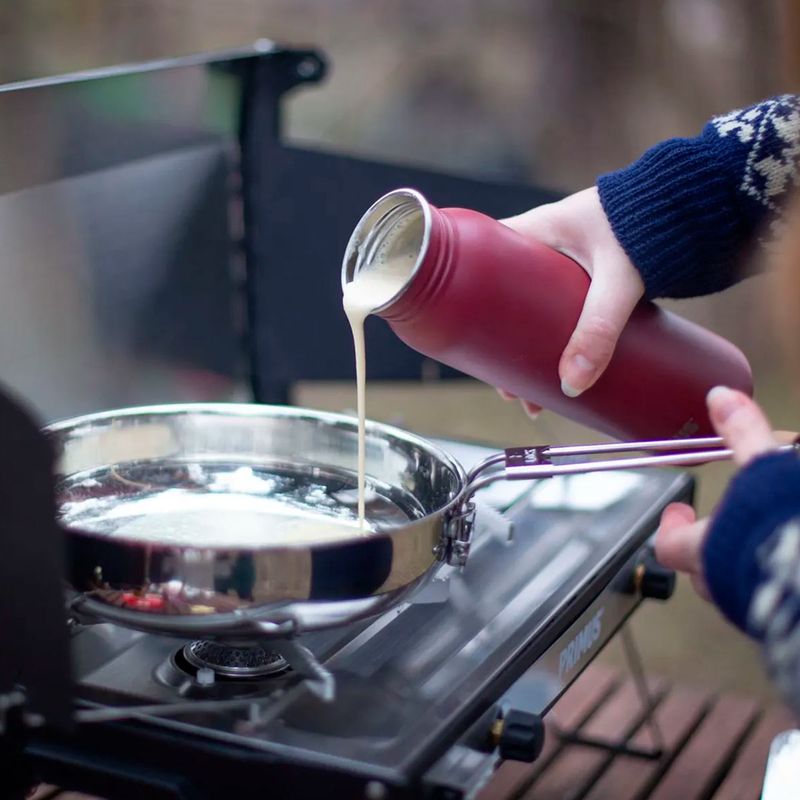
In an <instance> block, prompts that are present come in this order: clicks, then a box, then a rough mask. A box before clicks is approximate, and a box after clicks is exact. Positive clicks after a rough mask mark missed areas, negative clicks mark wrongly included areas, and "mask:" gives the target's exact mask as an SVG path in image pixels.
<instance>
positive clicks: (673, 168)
mask: <svg viewBox="0 0 800 800" xmlns="http://www.w3.org/2000/svg"><path fill="white" fill-rule="evenodd" d="M727 144H728V143H727V142H725V143H724V144H723V143H722V142H721V140H720V138H719V136H718V135H717V134H716V132H715V131H714V129H713V126H711V125H707V126H706V128H705V129H704V130H703V133H702V134H701V135H700V136H698V137H696V138H694V139H669V140H667V141H665V142H662V143H661V144H659V145H657V146H656V147H653V148H652V149H651V150H648V151H647V152H646V153H645V154H644V155H643V156H642V157H641V158H640V159H639V160H638V161H636V162H634V163H633V164H631V165H630V166H628V167H626V168H624V169H621V170H619V171H617V172H612V173H610V174H608V175H603V176H601V177H600V178H599V179H598V181H597V187H598V190H599V193H600V201H601V203H602V205H603V209H604V210H605V213H606V216H607V217H608V219H609V222H610V223H611V228H612V229H613V231H614V233H615V235H616V237H617V239H618V240H619V242H620V244H621V245H622V247H623V249H624V250H625V252H626V253H627V254H628V256H629V257H630V259H631V261H632V262H633V263H634V264H635V265H636V267H637V269H638V270H639V272H640V273H641V275H642V279H643V280H644V284H645V293H646V296H647V297H648V298H650V299H654V298H657V297H692V296H697V295H701V294H709V293H711V292H717V291H720V290H722V289H725V288H727V287H728V286H730V285H732V284H733V283H735V282H736V280H737V279H738V276H737V274H736V273H737V269H736V268H737V263H738V262H739V260H740V258H741V255H742V254H741V248H742V243H743V240H744V239H745V238H746V236H747V233H748V232H747V231H746V230H743V222H742V213H741V209H740V208H739V207H738V206H737V203H738V198H737V196H736V190H737V187H738V184H739V183H740V182H741V163H740V162H741V160H742V157H741V153H740V152H739V151H738V150H737V149H736V148H731V147H729V146H727Z"/></svg>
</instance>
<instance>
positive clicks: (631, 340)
mask: <svg viewBox="0 0 800 800" xmlns="http://www.w3.org/2000/svg"><path fill="white" fill-rule="evenodd" d="M417 197H419V196H417ZM422 202H424V200H422ZM425 214H426V216H425V225H426V233H425V241H424V243H423V246H422V247H420V253H419V260H418V263H417V268H416V269H415V271H414V274H413V276H412V277H411V278H410V280H409V282H408V284H407V285H406V288H405V289H404V291H403V292H402V294H400V296H399V297H397V298H395V299H394V300H393V301H392V302H391V303H390V304H389V305H387V306H386V307H385V308H383V309H381V310H379V311H378V312H377V313H379V314H380V316H382V317H384V318H385V319H386V320H387V321H388V323H389V325H390V326H391V327H392V329H393V330H394V331H395V333H396V334H397V335H398V336H399V337H400V338H401V339H402V340H403V341H404V342H405V343H406V344H408V345H409V346H410V347H412V348H413V349H415V350H417V351H419V352H420V353H424V354H425V355H428V356H430V357H431V358H434V359H436V360H438V361H441V362H442V363H444V364H447V365H449V366H451V367H454V368H456V369H459V370H461V371H463V372H465V373H466V374H468V375H472V376H473V377H475V378H478V379H480V380H482V381H485V382H486V383H489V384H491V385H492V386H496V387H499V388H502V389H506V390H507V391H509V392H512V393H513V394H515V395H517V396H518V397H520V398H523V399H526V400H529V401H531V402H533V403H536V404H538V405H541V406H543V407H544V408H547V409H550V410H552V411H555V412H557V413H559V414H563V415H564V416H566V417H569V418H571V419H573V420H575V421H577V422H580V423H583V424H585V425H588V426H590V427H592V428H595V429H597V430H599V431H602V432H604V433H607V434H610V435H611V436H614V437H617V438H620V439H626V440H643V439H660V438H672V437H679V436H695V435H697V436H705V435H713V433H714V431H713V428H712V426H711V424H710V421H709V419H708V415H707V411H706V404H705V396H706V394H707V392H708V390H709V389H710V388H711V387H713V386H716V385H725V386H730V387H733V388H737V389H740V390H741V391H744V392H747V393H748V394H749V393H751V392H752V376H751V371H750V366H749V364H748V362H747V359H746V358H745V357H744V355H743V354H742V353H741V351H740V350H738V348H736V347H735V346H734V345H733V344H731V343H730V342H728V341H726V340H725V339H723V338H721V337H720V336H717V335H716V334H714V333H712V332H710V331H708V330H706V329H704V328H702V327H701V326H699V325H696V324H694V323H691V322H689V321H687V320H684V319H682V318H681V317H679V316H677V315H675V314H672V313H670V312H667V311H664V310H663V309H660V308H658V307H656V306H655V305H653V304H650V303H642V304H640V306H639V307H637V309H636V310H635V311H634V313H633V315H632V316H631V319H630V321H629V322H628V325H627V326H626V328H625V330H624V332H623V334H622V336H621V338H620V340H619V343H618V344H617V348H616V350H615V353H614V356H613V358H612V360H611V363H610V365H609V367H608V368H607V369H606V371H605V372H604V374H603V375H602V377H601V378H600V379H599V380H598V382H597V383H596V384H595V385H594V386H593V387H592V388H591V389H589V390H588V391H586V392H584V393H583V394H582V395H580V396H579V397H577V398H568V397H566V396H565V395H564V394H563V393H562V391H561V384H560V379H559V375H558V363H559V360H560V357H561V353H562V351H563V350H564V347H565V346H566V344H567V342H568V340H569V338H570V336H571V334H572V332H573V330H574V328H575V324H576V323H577V321H578V317H579V315H580V312H581V309H582V307H583V302H584V299H585V297H586V293H587V290H588V287H589V277H588V275H587V274H586V273H585V272H584V270H583V269H582V268H581V267H580V266H579V265H578V264H576V263H575V262H574V261H572V260H571V259H570V258H568V257H567V256H565V255H563V254H561V253H558V252H556V251H554V250H552V249H550V248H548V247H545V246H544V245H541V244H537V243H535V242H531V241H530V240H528V239H526V238H525V237H523V236H521V235H520V234H518V233H516V232H515V231H513V230H511V229H510V228H508V227H506V226H505V225H503V224H501V223H499V222H497V221H496V220H493V219H491V218H490V217H487V216H485V215H483V214H480V213H478V212H475V211H469V210H467V209H458V208H451V209H436V208H434V207H432V206H430V205H428V206H427V209H426V211H425Z"/></svg>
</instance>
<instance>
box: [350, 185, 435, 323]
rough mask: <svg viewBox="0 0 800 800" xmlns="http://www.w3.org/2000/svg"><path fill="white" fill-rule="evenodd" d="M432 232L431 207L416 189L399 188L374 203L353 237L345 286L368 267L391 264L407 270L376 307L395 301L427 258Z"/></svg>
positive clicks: (372, 268) (379, 267)
mask: <svg viewBox="0 0 800 800" xmlns="http://www.w3.org/2000/svg"><path fill="white" fill-rule="evenodd" d="M430 234H431V207H430V205H429V204H428V201H427V200H425V198H424V197H423V196H422V195H421V194H420V193H419V192H418V191H416V190H415V189H396V190H395V191H393V192H389V193H388V194H385V195H384V196H383V197H381V198H380V200H377V201H376V202H375V203H373V204H372V206H370V208H369V209H368V210H367V211H366V213H365V214H364V216H363V217H361V219H360V220H359V222H358V224H357V225H356V227H355V230H354V231H353V234H352V235H351V237H350V241H349V242H348V243H347V248H346V249H345V254H344V260H343V261H342V288H343V289H344V287H345V286H346V285H347V284H348V283H350V282H351V281H353V280H354V278H355V277H356V275H359V274H360V273H362V272H365V271H373V270H380V269H382V268H385V267H387V266H390V265H391V268H393V269H395V270H396V269H398V265H400V268H401V269H403V270H404V271H406V270H407V275H405V276H404V277H405V281H404V283H403V284H402V286H401V287H400V289H399V290H398V291H396V292H395V293H394V295H392V297H390V298H389V299H388V300H386V301H385V302H384V303H382V304H381V305H380V306H378V307H377V308H375V309H374V310H373V313H375V312H379V311H382V310H383V309H385V308H388V307H389V306H391V305H392V304H393V303H395V302H396V301H397V300H398V299H399V298H400V297H401V295H402V294H403V293H404V292H405V291H406V289H407V288H408V286H409V285H410V284H411V282H412V281H413V280H414V277H415V276H416V274H417V272H418V271H419V269H420V267H421V266H422V262H423V261H424V260H425V255H426V253H427V252H428V244H429V242H430Z"/></svg>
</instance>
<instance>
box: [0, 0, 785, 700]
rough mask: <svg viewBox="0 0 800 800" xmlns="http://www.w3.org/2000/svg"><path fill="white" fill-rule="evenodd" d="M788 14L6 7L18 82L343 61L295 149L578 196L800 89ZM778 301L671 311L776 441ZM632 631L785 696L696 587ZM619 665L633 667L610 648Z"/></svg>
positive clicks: (707, 4)
mask: <svg viewBox="0 0 800 800" xmlns="http://www.w3.org/2000/svg"><path fill="white" fill-rule="evenodd" d="M784 6H785V4H784V3H781V2H778V0H762V1H761V2H758V3H754V2H751V0H661V1H660V2H652V0H606V1H605V2H596V0H492V1H491V2H486V0H404V1H403V2H378V1H377V0H372V1H370V0H82V1H81V2H77V0H76V1H75V2H63V1H58V0H22V1H21V2H16V3H3V4H2V5H0V74H2V76H3V78H4V79H5V80H20V79H26V78H34V77H39V76H45V75H52V74H58V73H61V72H65V71H73V70H80V69H84V68H89V67H93V66H99V65H107V64H116V63H120V62H127V61H138V60H143V59H148V58H155V57H159V56H166V55H180V54H185V53H190V52H194V51H197V50H203V49H220V48H224V47H229V46H233V45H238V44H243V43H248V42H250V41H252V40H254V39H256V38H259V37H266V38H270V39H274V40H277V41H280V42H287V43H292V44H309V45H314V46H317V47H320V48H321V49H323V50H324V51H326V52H327V54H328V56H329V58H330V61H331V64H332V69H331V73H330V77H329V78H328V79H327V80H326V81H325V82H324V83H323V84H322V85H321V86H320V87H315V88H310V89H305V90H303V91H299V92H297V94H296V96H294V97H293V98H292V99H291V100H290V101H289V103H288V112H289V116H288V127H287V134H288V136H289V138H290V139H294V140H301V141H303V142H312V143H318V144H323V145H325V146H326V147H334V148H336V149H339V150H342V151H349V152H353V153H357V154H359V155H365V156H370V157H374V158H379V159H386V160H392V161H398V162H410V163H415V164H423V165H427V166H431V167H435V168H436V169H439V170H446V171H453V172H458V173H465V174H470V175H488V176H492V177H495V178H504V179H509V180H513V181H529V182H533V183H536V184H539V185H542V186H547V187H551V188H554V189H557V190H560V191H563V192H564V193H568V192H571V191H573V190H577V189H580V188H583V187H585V186H587V185H590V184H592V183H593V181H594V180H595V178H596V176H597V175H598V174H600V173H602V172H604V171H607V170H611V169H614V168H617V167H620V166H622V165H624V164H626V163H627V162H629V161H630V160H632V159H633V158H635V157H636V156H637V155H639V154H640V153H641V152H642V151H643V150H644V149H646V148H647V147H648V146H649V145H651V144H654V143H655V142H657V141H659V140H661V139H664V138H667V137H670V136H681V135H693V134H695V133H696V132H698V131H699V129H700V128H701V127H702V125H703V124H704V123H705V121H707V119H708V118H709V117H711V116H712V115H714V114H717V113H722V112H725V111H728V110H730V109H732V108H736V107H739V106H742V105H744V104H748V103H750V102H753V101H757V100H759V99H761V98H763V97H765V96H768V95H772V94H775V93H778V92H781V91H785V90H788V89H791V88H792V87H793V85H794V84H793V81H792V80H791V79H790V77H789V73H788V71H787V69H786V64H787V62H788V59H787V57H786V54H787V52H790V50H789V49H788V43H787V36H786V30H787V25H788V23H787V17H786V13H787V9H786V8H785V7H784ZM799 44H800V42H799ZM8 123H9V121H8V120H5V121H4V124H8ZM331 190H332V191H336V187H331ZM520 210H522V209H520ZM331 258H332V263H335V262H337V261H338V259H339V258H340V254H331ZM769 288H770V287H769V279H766V278H757V279H755V280H751V281H748V282H747V283H746V284H745V285H742V286H740V287H738V288H737V289H736V290H733V291H730V292H727V293H726V294H725V295H724V296H718V297H713V298H708V299H702V300H696V301H690V302H681V303H676V304H672V306H673V307H675V308H677V309H678V310H679V311H680V312H681V313H684V314H685V315H687V316H689V317H692V318H694V319H696V320H699V321H701V322H702V323H704V324H706V325H707V326H709V327H711V328H713V329H715V330H717V331H719V332H721V333H722V334H724V335H726V336H728V337H730V338H731V339H733V340H734V341H735V342H736V343H737V344H739V345H740V346H741V347H742V348H743V349H744V350H745V352H746V353H747V354H748V356H749V357H750V358H751V360H752V362H753V365H754V368H755V372H756V377H757V387H758V388H757V391H758V397H759V399H760V400H761V402H762V403H763V404H764V405H765V407H766V408H767V409H768V411H769V412H770V414H771V415H772V418H773V421H774V422H775V425H776V427H781V428H789V429H797V428H798V427H800V414H798V412H797V401H796V397H797V395H796V394H795V392H794V390H793V388H792V379H791V377H790V375H789V374H788V371H787V369H786V368H785V366H784V363H783V361H782V359H781V356H780V353H779V352H778V350H777V348H776V345H775V343H774V337H773V333H772V316H773V315H772V313H771V311H770V299H769ZM368 394H369V397H368V403H369V414H370V416H371V417H374V418H377V419H388V420H392V421H394V422H398V423H401V424H402V425H404V426H406V427H408V428H411V429H414V430H417V431H419V432H421V433H424V434H440V435H447V436H464V437H469V438H474V439H481V440H485V441H491V442H496V443H498V444H505V445H510V444H523V443H525V444H528V443H531V442H532V441H538V442H545V441H546V442H554V443H556V442H569V441H572V442H578V441H582V440H583V441H586V440H593V439H596V438H597V437H596V435H595V434H593V433H591V432H588V431H585V430H581V429H578V428H576V427H575V426H573V425H570V424H567V423H564V422H563V421H561V420H558V419H556V418H555V417H553V416H552V415H549V414H545V415H543V417H542V418H541V420H540V421H538V422H536V423H532V422H530V421H529V420H528V419H527V418H526V417H525V416H524V415H523V414H522V412H521V411H520V410H519V409H518V408H517V407H516V406H514V405H511V404H506V403H503V402H502V401H500V400H499V399H498V398H497V397H496V395H495V394H494V392H493V391H492V390H491V389H488V388H487V387H483V386H479V385H477V384H473V383H463V384H461V383H459V384H448V385H446V386H445V385H437V384H436V383H426V384H423V385H413V386H412V385H403V386H397V385H391V386H388V385H383V386H370V387H369V393H368ZM295 399H296V401H297V402H298V403H300V404H303V405H310V406H316V407H328V408H334V409H342V408H350V407H352V405H353V403H354V392H353V389H352V387H350V386H310V385H305V386H301V387H298V391H297V393H296V397H295ZM729 474H730V471H729V469H728V468H726V467H709V468H705V469H703V470H702V473H701V482H700V486H701V491H700V506H701V509H702V510H704V511H708V510H709V509H711V508H712V507H713V504H714V503H715V501H716V499H717V498H718V496H719V492H720V490H721V489H722V487H723V486H724V483H725V481H726V479H727V477H728V476H729ZM634 628H635V629H636V632H637V634H638V638H639V639H640V642H641V644H642V648H643V652H644V657H645V662H646V664H647V667H648V668H649V669H650V670H651V671H653V672H655V673H660V674H664V675H668V676H674V677H678V678H680V679H683V680H686V681H687V682H690V683H696V684H703V685H710V686H718V687H719V688H720V689H727V688H735V689H739V690H742V691H746V692H750V693H758V694H761V695H763V696H768V695H769V691H770V690H769V687H768V684H767V682H766V681H765V679H764V678H763V676H762V672H761V667H760V665H759V663H758V657H757V653H756V651H755V649H754V648H753V647H752V646H751V645H750V644H749V643H748V642H747V641H746V640H745V639H744V638H743V637H741V636H740V635H739V634H738V633H736V632H734V631H732V630H731V629H729V628H728V627H727V626H726V625H725V624H724V623H723V622H722V621H720V619H719V618H718V615H717V614H716V612H715V611H714V610H713V609H712V608H710V607H708V606H707V605H706V604H704V603H702V602H701V601H699V600H697V599H696V598H695V597H694V595H693V594H692V592H691V590H690V588H689V587H688V584H686V585H682V586H681V589H680V591H679V593H678V596H677V598H676V599H675V600H674V601H673V602H671V603H669V604H668V605H665V606H659V605H656V604H650V605H648V606H647V608H646V609H645V610H644V611H642V612H641V613H639V614H638V615H637V617H636V621H635V623H634ZM605 657H607V658H609V659H617V658H618V655H617V654H616V651H615V650H614V648H613V647H612V648H611V649H610V650H609V652H608V653H607V655H606V656H605Z"/></svg>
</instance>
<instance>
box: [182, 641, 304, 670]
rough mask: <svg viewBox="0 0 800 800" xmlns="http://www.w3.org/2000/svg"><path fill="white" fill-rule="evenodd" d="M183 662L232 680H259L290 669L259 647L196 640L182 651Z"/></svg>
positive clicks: (277, 654) (279, 655) (273, 655)
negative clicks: (185, 661) (210, 670)
mask: <svg viewBox="0 0 800 800" xmlns="http://www.w3.org/2000/svg"><path fill="white" fill-rule="evenodd" d="M183 656H184V658H185V659H186V660H187V661H188V662H189V663H190V664H191V665H192V666H193V667H195V668H197V669H212V670H214V672H215V673H217V674H218V675H227V676H229V677H233V678H261V677H264V676H266V675H274V674H276V673H278V672H283V671H284V670H285V669H287V667H288V666H289V664H288V662H287V661H286V659H285V658H284V657H283V656H282V655H281V654H280V653H276V652H275V651H274V650H267V649H266V648H265V647H262V646H261V645H249V644H248V645H230V644H224V643H221V642H210V641H206V640H198V641H195V642H190V643H189V644H187V645H186V646H185V647H184V648H183Z"/></svg>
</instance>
